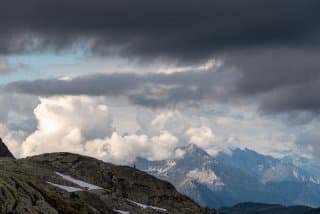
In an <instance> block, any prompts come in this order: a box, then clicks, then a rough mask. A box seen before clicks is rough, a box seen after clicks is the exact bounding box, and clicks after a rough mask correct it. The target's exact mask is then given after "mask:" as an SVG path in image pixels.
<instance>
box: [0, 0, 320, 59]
mask: <svg viewBox="0 0 320 214" xmlns="http://www.w3.org/2000/svg"><path fill="white" fill-rule="evenodd" d="M319 7H320V4H319V2H318V1H316V0H310V1H307V2H306V1H299V0H290V1H289V0H285V1H281V2H279V1H276V0H271V1H250V0H245V1H241V2H237V1H233V0H226V1H223V2H221V1H217V0H213V1H212V0H205V1H201V2H194V1H191V0H185V1H169V0H165V1H159V2H150V1H147V0H139V1H135V2H132V1H128V0H126V1H121V2H119V1H115V0H107V1H102V0H93V1H90V2H88V1H84V0H80V1H79V0H78V1H74V0H72V1H68V2H54V3H53V2H51V1H50V0H32V1H28V2H20V1H17V0H10V1H9V0H4V1H2V7H1V9H0V14H2V18H1V21H0V28H1V29H6V30H5V31H1V33H0V41H1V45H0V53H21V52H30V51H41V50H48V49H51V50H61V49H64V48H70V47H71V48H72V47H76V46H82V47H84V48H86V49H88V50H90V51H91V52H93V53H100V54H104V53H110V52H111V53H112V54H114V53H115V52H119V53H120V54H121V55H126V56H133V57H142V58H154V57H160V58H176V59H188V60H199V59H200V60H202V59H205V58H208V57H211V56H212V55H213V54H214V53H216V52H217V51H221V50H228V49H231V50H232V49H239V48H240V49H242V48H248V47H256V46H273V45H281V46H299V45H302V46H305V45H306V46H310V41H312V47H315V45H316V46H318V42H319V41H318V39H317V38H318V34H319V30H320V28H319V22H318V20H319V18H320V17H319V14H318V13H317V12H316V11H318V9H319Z"/></svg>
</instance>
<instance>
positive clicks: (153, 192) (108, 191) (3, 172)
mask: <svg viewBox="0 0 320 214" xmlns="http://www.w3.org/2000/svg"><path fill="white" fill-rule="evenodd" d="M0 149H1V151H0V154H1V156H2V157H1V158H0V211H1V213H46V214H47V213H48V214H50V213H77V214H78V213H122V214H124V213H186V214H187V213H190V214H194V213H216V212H215V211H214V210H208V209H205V208H202V207H200V206H199V205H197V204H196V203H195V202H193V201H192V200H191V199H189V198H188V197H186V196H184V195H181V194H180V193H178V192H177V191H176V189H175V188H174V187H173V186H172V185H171V184H170V183H168V182H165V181H161V180H159V179H157V178H155V177H153V176H150V175H148V174H146V173H145V172H141V171H138V170H136V169H133V168H130V167H126V166H116V165H113V164H110V163H105V162H102V161H99V160H96V159H94V158H90V157H85V156H81V155H76V154H70V153H52V154H43V155H39V156H34V157H29V158H25V159H14V158H12V157H13V156H12V154H11V153H10V152H9V150H8V149H7V147H6V146H5V145H4V144H3V143H2V142H1V145H0ZM2 149H3V150H2ZM8 157H9V158H8Z"/></svg>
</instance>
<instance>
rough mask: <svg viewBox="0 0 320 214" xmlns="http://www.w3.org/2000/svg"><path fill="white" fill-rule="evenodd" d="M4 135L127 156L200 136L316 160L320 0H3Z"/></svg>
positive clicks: (154, 154)
mask: <svg viewBox="0 0 320 214" xmlns="http://www.w3.org/2000/svg"><path fill="white" fill-rule="evenodd" d="M1 1H2V2H1V3H2V4H1V5H2V6H1V8H0V28H1V29H3V30H1V31H0V101H1V102H0V103H1V105H0V136H1V137H2V138H3V140H4V141H5V142H6V143H7V144H8V147H9V148H10V149H11V150H12V152H13V153H14V154H15V155H16V156H17V157H26V156H30V155H35V154H41V153H46V152H58V151H67V152H74V153H80V154H85V155H90V156H94V157H97V158H99V159H102V160H105V161H111V162H114V163H121V164H128V163H130V162H131V161H133V160H134V159H135V157H137V156H141V157H144V158H147V159H149V160H162V159H166V158H171V157H175V156H179V155H181V154H177V152H176V151H177V150H175V148H176V147H180V146H185V145H188V144H190V143H193V144H196V145H198V146H199V147H201V148H203V149H204V150H206V151H207V152H208V153H210V154H211V155H215V154H217V153H218V152H220V151H224V152H230V151H231V150H232V149H233V148H249V149H252V150H255V151H257V152H260V153H263V154H268V155H272V156H275V157H284V156H287V155H292V156H297V155H298V156H304V157H308V158H311V159H314V160H317V161H319V157H320V134H319V131H318V130H319V126H320V121H319V110H320V97H319V91H320V71H319V68H320V43H319V42H320V40H319V38H320V37H319V33H320V21H319V20H320V14H319V13H318V11H319V9H320V3H319V1H316V0H308V1H298V0H290V1H289V0H284V1H275V0H269V1H262V0H261V1H260V0H258V1H249V0H243V1H241V2H240V1H235V0H225V1H217V0H203V1H201V2H195V1H189V0H184V1H180V0H175V1H172V0H170V1H168V0H163V1H158V2H151V1H147V0H137V1H128V0H124V1H115V0H92V1H83V0H77V1H74V0H70V1H49V0H30V1H23V2H21V1H17V0H10V1H9V0H1Z"/></svg>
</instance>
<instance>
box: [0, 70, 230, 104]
mask: <svg viewBox="0 0 320 214" xmlns="http://www.w3.org/2000/svg"><path fill="white" fill-rule="evenodd" d="M234 77H235V75H234V74H232V72H231V71H230V72H220V71H206V72H184V73H174V74H95V75H88V76H81V77H76V78H73V79H72V80H60V79H47V80H35V81H31V82H29V81H20V82H13V83H10V84H8V85H6V86H4V87H3V88H2V92H10V93H12V92H14V93H26V94H32V95H44V96H52V95H91V96H116V97H125V98H128V99H129V100H131V101H132V102H133V103H135V104H138V105H143V106H151V107H163V106H169V105H175V104H178V103H186V102H197V101H205V100H209V101H219V102H226V101H228V99H231V98H232V93H231V91H232V90H234V88H233V87H232V84H231V83H232V81H233V80H234ZM225 85H230V87H229V88H224V86H225ZM227 94H229V96H226V95H227Z"/></svg>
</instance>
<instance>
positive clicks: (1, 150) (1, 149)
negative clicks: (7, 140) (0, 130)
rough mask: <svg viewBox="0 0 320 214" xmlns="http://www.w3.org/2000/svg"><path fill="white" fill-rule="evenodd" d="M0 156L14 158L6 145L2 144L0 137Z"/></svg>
mask: <svg viewBox="0 0 320 214" xmlns="http://www.w3.org/2000/svg"><path fill="white" fill-rule="evenodd" d="M0 157H10V158H14V156H13V155H12V153H11V152H10V151H9V149H8V147H7V146H6V144H4V142H3V141H2V139H1V138H0Z"/></svg>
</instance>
